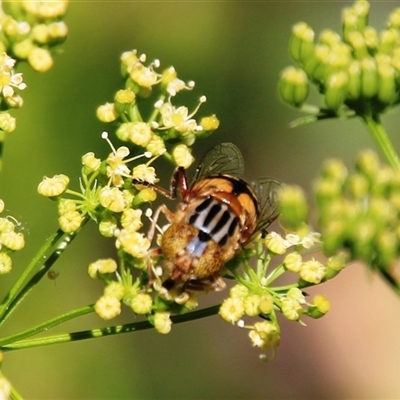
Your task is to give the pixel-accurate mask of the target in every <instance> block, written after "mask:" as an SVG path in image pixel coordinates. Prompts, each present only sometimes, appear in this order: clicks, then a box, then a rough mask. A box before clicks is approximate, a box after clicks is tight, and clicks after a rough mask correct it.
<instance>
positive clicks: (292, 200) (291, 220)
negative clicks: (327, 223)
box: [279, 185, 308, 230]
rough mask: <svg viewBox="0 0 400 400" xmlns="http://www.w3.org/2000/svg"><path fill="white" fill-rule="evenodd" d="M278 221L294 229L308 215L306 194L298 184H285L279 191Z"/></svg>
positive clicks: (305, 219)
mask: <svg viewBox="0 0 400 400" xmlns="http://www.w3.org/2000/svg"><path fill="white" fill-rule="evenodd" d="M279 208H280V213H281V214H280V221H281V222H282V223H283V225H285V226H288V227H290V228H292V229H294V230H296V229H297V228H299V227H300V226H301V225H302V224H303V223H304V222H305V221H307V217H308V205H307V200H306V196H305V194H304V192H303V190H302V188H301V187H300V186H294V185H286V186H284V187H283V188H282V189H281V190H280V193H279Z"/></svg>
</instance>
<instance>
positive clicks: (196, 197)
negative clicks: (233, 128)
mask: <svg viewBox="0 0 400 400" xmlns="http://www.w3.org/2000/svg"><path fill="white" fill-rule="evenodd" d="M243 170H244V167H243V157H242V154H241V153H240V150H239V149H238V148H237V147H236V146H235V145H234V144H232V143H222V144H219V145H217V146H215V147H214V148H213V149H211V150H210V151H208V153H206V155H205V156H204V157H203V159H202V160H201V162H200V164H199V166H198V167H197V170H196V172H195V175H194V178H193V180H192V182H191V183H190V184H189V182H188V178H187V175H186V171H185V169H184V168H183V167H178V168H176V170H175V172H174V175H173V177H172V180H171V185H170V190H169V191H168V190H166V189H163V188H160V187H158V186H156V185H153V184H151V183H148V182H144V181H141V180H137V179H135V180H133V183H134V184H142V185H146V186H148V187H151V188H153V189H154V190H156V191H158V192H159V193H161V194H163V195H164V196H166V197H168V198H170V199H176V197H177V192H178V189H179V192H180V194H181V198H182V200H181V203H180V204H179V206H178V209H177V211H176V212H175V214H174V213H172V212H171V211H170V210H169V209H168V208H167V207H166V206H165V205H162V206H161V207H159V209H158V210H157V212H156V213H155V215H154V220H153V224H152V227H151V228H150V231H149V239H150V240H151V239H152V238H153V236H154V232H155V226H156V223H157V219H158V217H159V215H160V212H162V213H163V214H165V215H166V217H167V219H168V220H169V221H170V223H171V225H170V226H169V227H168V229H167V230H166V231H165V232H164V234H163V236H162V239H161V253H162V255H163V256H164V258H165V260H166V266H167V268H168V271H169V280H170V281H173V282H176V283H179V284H183V287H184V288H187V289H197V290H205V289H211V290H222V289H224V288H225V286H226V285H225V282H224V281H223V279H222V278H221V276H220V272H221V269H222V268H223V266H224V264H225V263H226V262H227V261H229V260H230V259H232V258H233V257H234V256H235V255H236V254H237V253H238V252H239V251H240V250H241V248H242V247H243V246H244V245H245V244H246V243H249V242H250V241H251V240H252V238H253V237H254V235H255V234H256V233H258V232H265V230H266V228H267V227H268V226H269V225H270V224H271V223H272V222H273V221H274V220H275V219H276V218H277V216H278V211H277V201H276V199H277V196H276V193H277V189H278V188H279V187H280V186H281V184H280V182H279V181H276V180H273V179H258V180H256V181H254V182H252V183H247V182H246V181H244V180H243V179H241V178H240V176H241V175H242V174H243Z"/></svg>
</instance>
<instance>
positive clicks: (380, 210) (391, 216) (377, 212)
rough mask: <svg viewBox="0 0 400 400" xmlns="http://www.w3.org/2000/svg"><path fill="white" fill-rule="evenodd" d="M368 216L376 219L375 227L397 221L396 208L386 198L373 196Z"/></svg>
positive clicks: (379, 227)
mask: <svg viewBox="0 0 400 400" xmlns="http://www.w3.org/2000/svg"><path fill="white" fill-rule="evenodd" d="M368 216H369V217H370V218H371V219H373V220H374V221H375V229H376V230H378V229H381V228H382V227H383V226H385V225H388V224H390V223H396V222H397V213H396V210H395V208H394V207H393V206H392V204H390V202H389V201H388V200H386V199H385V198H379V197H372V198H371V199H370V201H369V208H368Z"/></svg>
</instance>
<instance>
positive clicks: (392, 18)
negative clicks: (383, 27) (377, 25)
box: [388, 8, 400, 29]
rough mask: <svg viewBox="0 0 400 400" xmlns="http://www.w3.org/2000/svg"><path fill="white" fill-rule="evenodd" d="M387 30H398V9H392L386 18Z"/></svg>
mask: <svg viewBox="0 0 400 400" xmlns="http://www.w3.org/2000/svg"><path fill="white" fill-rule="evenodd" d="M388 26H389V28H394V29H399V28H400V8H396V9H394V10H393V11H392V12H391V13H390V14H389V17H388Z"/></svg>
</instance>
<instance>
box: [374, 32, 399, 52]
mask: <svg viewBox="0 0 400 400" xmlns="http://www.w3.org/2000/svg"><path fill="white" fill-rule="evenodd" d="M380 39H381V40H380V42H379V46H378V51H379V53H381V54H387V55H391V54H392V53H393V49H394V48H395V47H397V46H398V43H399V39H400V33H399V31H398V30H397V29H393V28H390V29H387V30H383V31H382V32H381V38H380Z"/></svg>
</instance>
